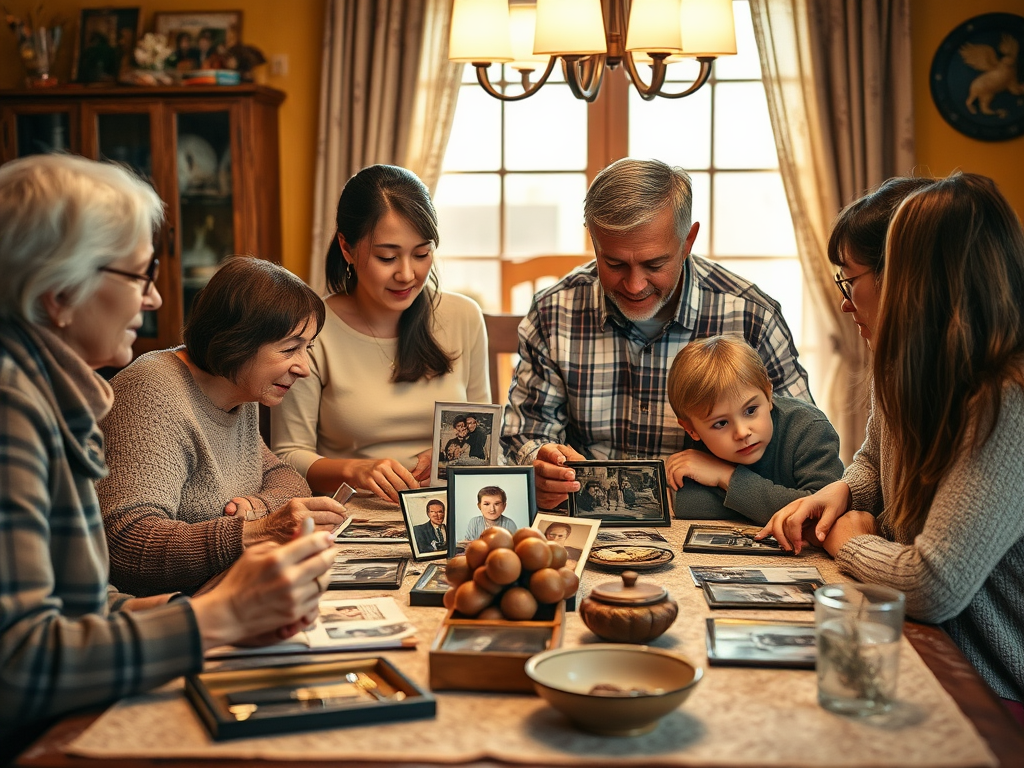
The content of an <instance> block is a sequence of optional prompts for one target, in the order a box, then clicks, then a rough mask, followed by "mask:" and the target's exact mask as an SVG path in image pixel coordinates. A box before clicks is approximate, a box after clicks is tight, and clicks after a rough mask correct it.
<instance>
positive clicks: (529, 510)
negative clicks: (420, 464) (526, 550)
mask: <svg viewBox="0 0 1024 768" xmlns="http://www.w3.org/2000/svg"><path fill="white" fill-rule="evenodd" d="M536 515H537V496H536V492H535V490H534V485H533V467H451V468H450V469H449V470H448V530H449V531H452V532H453V533H454V535H453V536H451V537H450V538H449V547H448V556H449V557H455V554H456V552H457V551H458V550H459V546H458V545H459V543H460V542H461V543H462V544H463V546H464V545H465V542H468V541H472V540H473V539H476V538H478V537H479V536H480V534H481V533H483V532H484V530H485V529H487V528H490V527H492V526H495V525H498V526H501V527H502V528H505V529H506V530H508V531H510V532H513V533H514V532H515V531H517V530H519V529H520V528H529V527H530V524H531V523H532V522H533V519H534V517H536Z"/></svg>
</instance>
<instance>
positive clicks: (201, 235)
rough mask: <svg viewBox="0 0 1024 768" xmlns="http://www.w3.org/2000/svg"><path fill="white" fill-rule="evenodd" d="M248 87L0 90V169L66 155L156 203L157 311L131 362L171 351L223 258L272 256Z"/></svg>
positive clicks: (271, 188)
mask: <svg viewBox="0 0 1024 768" xmlns="http://www.w3.org/2000/svg"><path fill="white" fill-rule="evenodd" d="M283 100H284V94H283V93H282V92H280V91H277V90H274V89H272V88H267V87H264V86H258V85H239V86H207V87H204V86H198V87H193V86H177V87H166V88H116V87H103V88H93V87H73V86H68V87H55V88H48V89H40V90H34V91H33V90H23V91H0V139H2V144H0V160H3V161H4V162H6V161H8V160H12V159H14V158H16V157H23V156H25V155H31V154H39V153H44V152H59V151H64V152H73V153H76V154H80V155H84V156H85V157H89V158H93V159H105V160H114V161H117V162H121V163H125V164H127V165H129V166H131V167H132V168H134V169H135V171H136V172H137V173H139V174H140V175H142V176H143V177H144V178H146V179H148V180H149V181H151V183H152V184H153V187H154V188H155V189H156V191H157V193H158V194H159V195H160V197H161V198H162V199H163V201H164V202H165V203H166V206H167V207H166V222H165V224H164V227H163V228H162V229H161V231H159V232H158V233H157V234H156V236H155V238H154V248H155V250H156V253H157V255H158V257H159V259H160V277H159V279H158V280H157V286H158V287H159V289H160V293H161V294H162V295H163V300H164V302H163V306H162V307H161V308H160V309H159V310H156V311H154V312H147V313H146V315H147V317H146V320H145V324H144V325H143V327H142V329H141V330H140V331H139V338H138V340H137V341H136V344H135V353H136V354H140V353H142V352H148V351H150V350H153V349H162V348H164V347H169V346H172V345H174V344H178V343H180V341H181V326H182V322H183V321H184V318H185V316H186V315H187V314H188V310H189V307H190V306H191V303H192V300H193V298H194V297H195V295H196V293H197V292H198V291H199V289H200V288H202V287H203V286H204V285H205V284H206V282H207V281H208V280H209V278H210V276H211V275H212V274H213V273H214V272H215V271H216V270H217V266H218V264H219V263H220V261H221V260H222V259H223V258H224V257H226V256H229V255H231V254H235V253H246V254H254V255H256V256H261V257H264V258H270V259H275V260H276V259H279V258H280V257H281V200H280V192H279V180H280V179H279V174H280V170H279V160H278V116H277V110H278V107H279V105H280V104H281V102H282V101H283Z"/></svg>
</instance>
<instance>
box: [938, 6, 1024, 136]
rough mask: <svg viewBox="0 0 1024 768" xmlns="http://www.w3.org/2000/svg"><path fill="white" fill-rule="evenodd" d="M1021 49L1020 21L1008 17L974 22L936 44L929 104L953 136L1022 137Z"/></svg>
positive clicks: (1023, 65)
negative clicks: (936, 111) (955, 133)
mask: <svg viewBox="0 0 1024 768" xmlns="http://www.w3.org/2000/svg"><path fill="white" fill-rule="evenodd" d="M1021 49H1024V16H1018V15H1017V14H1014V13H985V14H982V15H980V16H974V17H973V18H970V19H968V20H967V21H965V22H963V23H962V24H960V25H959V26H957V27H956V28H955V29H954V30H953V31H952V32H950V33H949V34H948V35H947V36H946V38H945V39H944V40H943V41H942V43H940V44H939V47H938V50H936V52H935V56H934V58H933V59H932V67H931V73H930V77H929V83H930V85H931V93H932V101H934V102H935V107H936V108H937V109H938V110H939V114H940V115H942V118H943V119H944V120H945V121H946V122H947V123H949V125H951V126H952V127H953V129H954V130H957V131H959V132H960V133H962V134H964V135H965V136H970V137H971V138H972V139H978V140H980V141H1007V140H1009V139H1014V138H1017V137H1018V136H1021V135H1024V98H1022V96H1024V55H1021V54H1022V53H1024V51H1022V50H1021ZM986 112H988V114H986Z"/></svg>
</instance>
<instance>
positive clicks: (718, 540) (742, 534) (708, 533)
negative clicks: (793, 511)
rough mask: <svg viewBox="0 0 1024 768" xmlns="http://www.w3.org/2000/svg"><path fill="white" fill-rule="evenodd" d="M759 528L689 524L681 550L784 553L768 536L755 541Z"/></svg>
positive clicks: (748, 553)
mask: <svg viewBox="0 0 1024 768" xmlns="http://www.w3.org/2000/svg"><path fill="white" fill-rule="evenodd" d="M760 530H761V529H760V528H758V527H757V526H754V525H691V526H690V530H688V531H687V532H686V541H684V542H683V552H708V553H713V554H733V555H785V554H787V553H786V552H785V551H784V550H783V549H782V548H781V547H780V546H779V543H778V542H777V541H776V540H775V539H773V538H771V537H769V538H767V539H763V540H762V541H756V540H755V539H754V536H755V535H757V533H758V532H759V531H760Z"/></svg>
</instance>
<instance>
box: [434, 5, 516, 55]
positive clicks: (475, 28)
mask: <svg viewBox="0 0 1024 768" xmlns="http://www.w3.org/2000/svg"><path fill="white" fill-rule="evenodd" d="M448 60H449V61H468V62H495V61H512V45H511V42H510V39H509V18H508V3H507V2H506V0H455V3H454V5H453V6H452V26H451V33H450V35H449V36H448Z"/></svg>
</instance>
